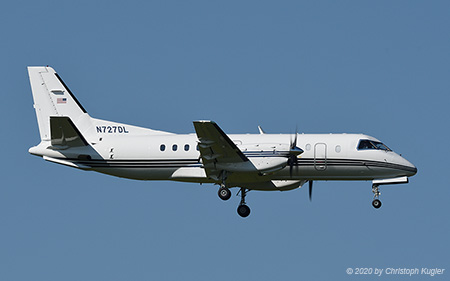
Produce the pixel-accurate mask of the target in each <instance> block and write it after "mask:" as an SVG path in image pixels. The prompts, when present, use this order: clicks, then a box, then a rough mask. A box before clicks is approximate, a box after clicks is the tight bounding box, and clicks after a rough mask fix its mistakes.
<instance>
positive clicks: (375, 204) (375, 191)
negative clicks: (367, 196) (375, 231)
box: [372, 184, 381, 209]
mask: <svg viewBox="0 0 450 281" xmlns="http://www.w3.org/2000/svg"><path fill="white" fill-rule="evenodd" d="M372 192H373V201H372V206H373V207H374V208H375V209H379V208H380V207H381V201H380V200H379V199H378V198H379V197H380V194H381V192H380V189H379V187H378V185H376V184H374V185H372Z"/></svg>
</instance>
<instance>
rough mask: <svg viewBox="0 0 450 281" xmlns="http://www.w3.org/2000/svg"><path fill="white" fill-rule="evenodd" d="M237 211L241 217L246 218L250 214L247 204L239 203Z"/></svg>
mask: <svg viewBox="0 0 450 281" xmlns="http://www.w3.org/2000/svg"><path fill="white" fill-rule="evenodd" d="M237 212H238V214H239V215H240V216H241V217H243V218H246V217H248V215H250V208H249V207H248V206H247V205H239V207H238V208H237Z"/></svg>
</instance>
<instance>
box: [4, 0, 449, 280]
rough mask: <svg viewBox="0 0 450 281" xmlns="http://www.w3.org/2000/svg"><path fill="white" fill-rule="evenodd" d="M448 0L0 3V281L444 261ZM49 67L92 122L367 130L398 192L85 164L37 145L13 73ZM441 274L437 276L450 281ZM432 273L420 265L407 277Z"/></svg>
mask: <svg viewBox="0 0 450 281" xmlns="http://www.w3.org/2000/svg"><path fill="white" fill-rule="evenodd" d="M449 10H450V4H449V3H448V2H447V1H277V2H271V1H227V2H219V1H190V2H188V1H159V2H156V1H127V2H118V1H115V2H114V1H70V2H69V1H12V2H9V3H4V4H3V5H2V9H1V10H0V34H1V35H2V36H1V37H2V40H1V44H0V48H1V53H2V55H1V56H2V61H3V62H4V63H3V67H2V68H1V70H0V74H1V77H2V78H1V81H2V85H3V86H4V87H3V89H2V93H3V94H2V95H1V101H2V102H1V103H0V104H1V111H0V114H1V116H0V117H1V118H0V122H1V124H0V125H1V127H0V128H1V130H2V138H1V144H2V147H3V160H4V161H2V164H1V170H2V173H1V174H2V184H1V188H0V213H1V215H0V226H1V231H0V279H1V280H345V279H349V280H394V279H396V278H398V277H399V276H392V275H391V276H387V275H384V276H382V277H375V276H356V275H352V276H349V275H347V274H346V269H347V268H349V267H350V268H356V267H371V268H416V267H417V268H422V267H428V268H444V269H446V270H450V264H449V261H450V254H449V253H450V246H449V243H448V237H449V235H450V225H449V219H448V214H449V211H450V207H449V206H450V204H448V198H449V197H450V191H449V188H448V179H447V178H446V174H447V173H448V167H449V166H448V165H447V164H445V163H446V162H445V161H446V160H445V159H446V158H447V157H448V156H449V148H448V146H447V145H446V142H447V140H448V139H449V137H450V134H449V130H448V121H449V119H450V114H449V110H448V105H449V102H450V98H449V89H450V87H449V86H450V85H449V84H450V82H449V81H450V80H449V74H450V36H449V32H448V28H449V25H450V17H449V16H448V12H449ZM28 65H51V66H53V67H54V68H55V69H56V70H57V71H58V73H59V74H60V75H61V76H62V77H63V79H64V80H65V82H66V83H67V84H68V86H69V87H70V88H71V90H72V91H73V92H74V93H75V95H76V96H77V98H78V99H79V100H80V102H81V103H82V104H83V106H84V107H85V108H86V110H87V111H88V112H89V113H90V114H91V116H93V117H97V118H102V119H109V120H114V121H120V122H124V123H129V124H134V125H140V126H145V127H150V128H154V129H162V130H167V131H171V132H177V133H188V132H193V131H194V129H193V125H192V121H193V120H198V119H212V120H215V121H216V122H217V123H218V124H219V125H220V126H221V127H222V128H223V130H224V131H225V132H228V133H247V132H249V133H257V132H258V131H257V126H258V125H261V126H262V127H263V128H264V129H265V131H267V132H271V133H292V132H293V131H294V130H295V127H296V126H298V129H299V131H300V132H304V133H330V132H332V133H339V132H347V133H359V132H362V133H366V134H369V135H373V136H375V137H377V138H379V139H381V140H382V141H383V142H385V143H386V144H387V145H388V146H390V147H391V148H392V149H394V150H395V151H396V152H398V153H401V154H402V155H403V156H405V158H407V159H408V160H410V161H411V162H412V163H414V164H415V165H416V166H417V167H418V169H419V172H418V174H417V175H416V176H414V177H413V178H411V181H410V183H409V184H407V185H399V186H392V187H383V189H382V190H381V191H382V195H381V200H382V202H383V207H382V208H381V209H379V210H375V209H373V208H372V206H371V200H372V192H371V184H370V182H316V183H315V186H314V187H315V189H314V194H313V202H312V203H310V202H309V201H308V195H307V188H301V189H298V190H294V191H290V192H283V193H280V192H257V191H255V192H251V193H249V196H248V198H247V202H248V204H249V205H250V207H251V208H252V214H251V216H250V217H248V218H247V219H242V218H240V217H239V216H238V215H237V214H236V207H237V204H238V202H239V198H237V197H235V196H233V197H232V199H231V200H230V201H227V202H222V201H221V200H220V199H219V198H218V197H217V188H216V187H215V186H212V185H203V186H200V185H197V184H187V183H176V182H139V181H131V180H125V179H120V178H113V177H110V176H106V175H101V174H96V173H91V172H82V171H78V170H75V169H70V168H67V167H63V166H58V165H56V164H52V163H48V162H45V161H44V160H42V159H40V158H38V157H34V156H31V155H29V154H28V148H29V147H31V146H34V145H36V144H37V143H38V142H39V135H38V128H37V122H36V119H35V113H34V110H33V107H32V104H33V102H32V96H31V91H30V86H29V81H28V76H27V72H26V66H28ZM449 274H450V273H449V272H445V273H444V275H442V276H435V277H433V278H434V280H444V279H448V275H449ZM405 278H406V279H408V280H410V279H411V280H427V279H429V278H431V277H427V276H422V275H419V276H413V277H405Z"/></svg>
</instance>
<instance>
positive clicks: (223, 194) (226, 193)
mask: <svg viewBox="0 0 450 281" xmlns="http://www.w3.org/2000/svg"><path fill="white" fill-rule="evenodd" d="M218 195H219V197H220V199H222V200H224V201H226V200H228V199H230V197H231V191H230V190H229V189H228V188H226V187H221V188H219V192H218Z"/></svg>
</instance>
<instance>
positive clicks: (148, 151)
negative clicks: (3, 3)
mask: <svg viewBox="0 0 450 281" xmlns="http://www.w3.org/2000/svg"><path fill="white" fill-rule="evenodd" d="M28 73H29V77H30V83H31V90H32V93H33V99H34V108H35V110H36V116H37V121H38V125H39V133H40V135H41V142H40V143H39V144H38V145H37V146H34V147H32V148H30V150H29V152H30V153H31V154H33V155H37V156H41V157H42V158H44V159H45V160H47V161H50V162H54V163H57V164H62V165H66V166H69V167H73V168H78V169H81V170H86V171H96V172H99V173H104V174H109V175H113V176H117V177H123V178H129V179H136V180H172V181H181V182H194V183H213V184H216V185H218V186H219V187H218V194H219V197H220V198H221V199H222V200H228V199H229V198H230V196H231V191H230V188H232V187H238V188H240V192H238V194H240V197H241V201H240V204H239V206H238V209H237V212H238V214H239V215H240V216H241V217H247V216H248V215H249V214H250V208H249V207H248V206H247V205H246V203H245V197H246V195H247V192H248V191H250V190H265V191H271V190H278V191H285V190H292V189H295V188H299V187H301V186H302V185H304V184H305V183H307V182H308V183H309V196H310V199H311V193H312V186H313V181H322V180H327V181H328V180H362V181H369V180H371V181H372V192H373V194H374V199H373V201H372V205H373V206H374V207H375V208H379V207H380V206H381V202H380V200H379V199H378V198H379V195H380V191H379V186H380V185H385V184H399V183H407V182H408V177H411V176H413V175H415V174H416V173H417V169H416V167H415V166H414V165H413V164H411V163H410V162H408V161H407V160H406V159H404V158H403V157H401V156H400V155H398V154H397V153H395V152H393V151H392V150H391V149H389V148H388V147H387V146H386V145H384V144H383V143H382V142H380V141H379V140H377V139H376V138H374V137H371V136H367V135H363V134H297V133H295V135H294V136H293V135H290V134H266V133H264V131H263V130H262V129H261V128H260V127H259V132H260V134H242V135H231V134H226V133H225V132H224V131H222V129H221V128H220V127H219V126H218V125H217V124H216V123H214V122H213V121H194V128H195V134H187V135H186V134H183V135H181V134H173V133H169V132H163V131H156V130H152V129H146V128H141V127H137V126H132V125H128V124H122V123H116V122H111V121H105V120H101V119H95V118H92V117H91V116H89V114H88V113H87V112H86V110H85V109H84V108H83V106H81V104H80V102H79V101H78V100H77V99H76V98H75V96H74V95H73V93H72V92H71V91H70V90H69V88H68V87H67V86H66V84H65V83H64V82H63V80H62V79H61V77H60V76H59V75H58V74H57V73H56V72H55V71H54V70H53V68H51V67H48V66H47V67H28Z"/></svg>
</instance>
